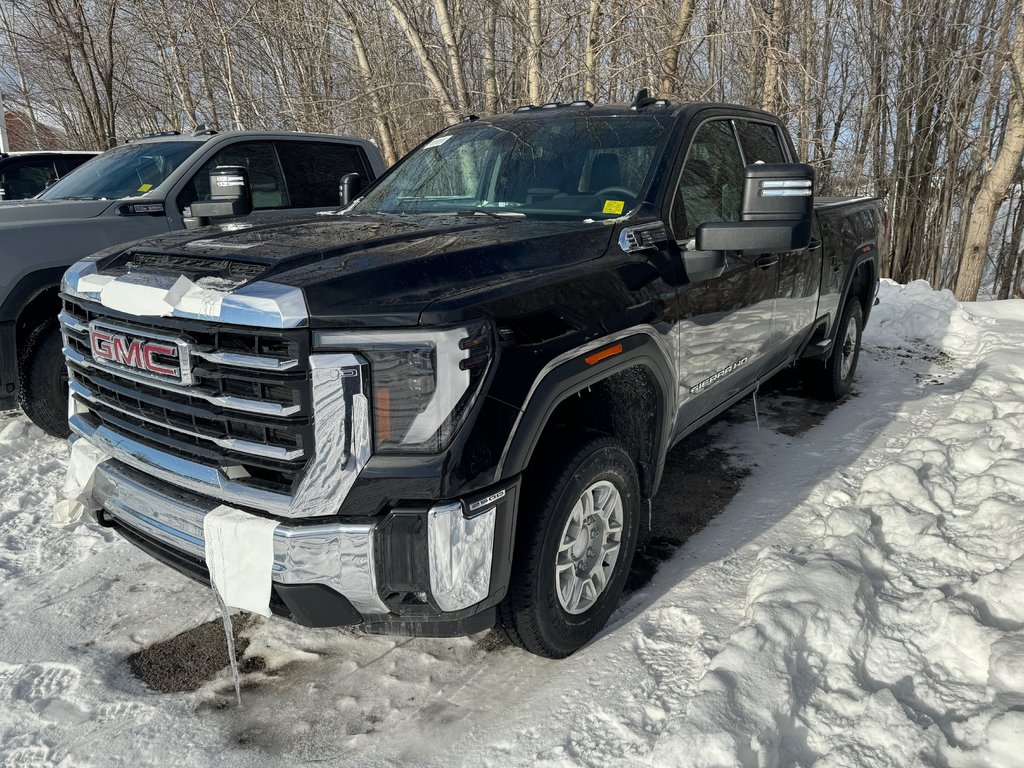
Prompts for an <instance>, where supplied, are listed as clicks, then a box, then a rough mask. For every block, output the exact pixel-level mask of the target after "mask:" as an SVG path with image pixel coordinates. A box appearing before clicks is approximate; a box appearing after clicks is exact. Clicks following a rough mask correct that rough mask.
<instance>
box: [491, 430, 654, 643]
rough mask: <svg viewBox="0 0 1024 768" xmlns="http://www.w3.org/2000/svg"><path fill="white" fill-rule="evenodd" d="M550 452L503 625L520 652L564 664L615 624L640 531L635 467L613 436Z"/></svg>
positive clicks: (521, 539)
mask: <svg viewBox="0 0 1024 768" xmlns="http://www.w3.org/2000/svg"><path fill="white" fill-rule="evenodd" d="M561 447H562V450H561V451H557V452H555V451H552V452H550V453H549V454H548V455H547V457H546V458H547V459H551V458H552V457H554V456H561V457H563V458H561V459H560V460H557V461H548V460H543V459H542V460H540V461H537V462H535V465H536V466H537V467H538V469H537V470H535V471H533V472H530V473H528V474H527V477H526V478H525V481H524V494H523V499H522V504H521V507H520V509H521V510H522V512H521V517H520V520H519V523H518V528H519V534H518V536H517V542H516V552H515V562H514V563H513V570H512V578H511V582H510V584H509V591H508V594H507V595H506V597H505V600H504V601H503V602H502V604H501V606H499V611H498V615H499V624H500V629H501V630H502V631H503V632H504V634H505V635H506V636H507V637H508V638H509V639H510V640H511V641H512V642H513V643H515V644H516V645H518V646H520V647H522V648H524V649H526V650H528V651H530V652H531V653H535V654H538V655H540V656H546V657H548V658H553V659H557V658H562V657H565V656H568V655H569V654H570V653H572V652H573V651H575V650H576V649H578V648H579V647H580V646H582V645H584V644H585V643H586V642H587V641H589V640H590V639H591V638H593V637H594V635H596V634H597V633H598V632H599V631H600V630H601V628H602V627H603V626H604V625H605V623H606V622H607V621H608V617H609V616H611V613H612V611H613V610H614V609H615V605H616V603H617V602H618V599H619V596H620V595H621V594H622V588H623V586H624V585H625V581H626V576H627V575H628V573H629V569H630V565H631V563H632V561H633V553H634V551H635V550H636V542H637V535H638V533H639V528H640V514H639V508H640V489H639V483H638V482H637V476H636V468H635V467H634V465H633V461H632V459H630V457H629V455H628V454H627V453H626V452H625V451H624V450H623V449H622V447H621V446H620V445H619V444H618V443H617V442H616V441H615V440H613V439H612V438H610V437H603V436H600V437H596V436H590V435H588V436H586V437H584V438H583V440H582V442H580V443H578V444H577V445H576V446H575V447H569V448H568V449H566V447H565V444H564V443H562V445H561Z"/></svg>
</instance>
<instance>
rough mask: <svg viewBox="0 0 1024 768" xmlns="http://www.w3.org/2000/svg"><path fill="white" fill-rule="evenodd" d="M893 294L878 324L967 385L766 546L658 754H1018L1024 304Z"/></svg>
mask: <svg viewBox="0 0 1024 768" xmlns="http://www.w3.org/2000/svg"><path fill="white" fill-rule="evenodd" d="M880 299H881V302H880V304H879V306H877V307H876V308H875V311H874V313H873V314H872V318H871V321H870V326H869V329H868V334H869V335H871V336H873V337H874V338H875V339H878V340H882V341H883V342H885V343H889V344H892V345H895V346H902V347H907V346H910V347H913V346H915V345H918V344H921V343H924V344H927V345H929V346H931V347H934V348H935V349H936V350H938V351H940V352H943V353H945V354H946V355H948V356H949V359H950V361H951V363H952V366H953V367H954V369H956V370H958V371H963V374H962V375H963V376H968V377H969V379H968V380H966V381H962V382H960V386H962V388H963V389H962V391H961V392H959V393H958V394H950V395H947V396H946V399H947V400H948V401H950V402H949V406H950V407H948V413H947V414H946V415H945V417H944V418H940V419H938V420H936V421H935V422H934V423H931V424H927V423H926V424H925V428H924V429H922V430H919V434H917V435H915V436H913V437H911V438H910V439H909V440H907V441H906V442H905V444H903V445H899V446H890V450H891V451H892V455H891V456H890V457H886V460H884V461H879V462H877V463H878V465H879V466H878V467H877V468H876V469H874V470H873V471H870V472H869V473H868V474H867V475H866V476H865V477H864V478H863V481H862V483H861V485H860V491H859V494H858V495H856V497H855V498H852V499H850V500H849V503H845V504H838V505H835V506H831V505H822V506H821V507H820V509H818V510H817V520H816V521H815V522H816V524H817V526H818V530H820V535H818V536H817V538H816V540H815V541H814V542H813V543H811V544H810V545H805V546H802V547H799V548H796V549H792V550H790V549H787V548H784V547H781V546H774V547H770V548H767V549H765V550H763V551H761V553H760V554H759V556H758V558H757V563H756V566H755V568H754V570H753V573H752V577H751V579H750V581H749V584H748V588H747V597H746V609H745V614H744V621H743V624H742V626H741V627H740V628H739V629H738V631H736V632H734V633H733V634H732V636H731V637H730V638H729V639H728V641H727V643H726V644H725V646H724V648H723V649H722V650H721V651H720V652H719V653H718V654H717V655H716V656H715V657H714V658H713V659H712V660H711V664H710V668H709V670H708V672H707V673H706V675H705V676H704V678H703V680H702V681H701V683H700V686H699V692H698V693H697V695H696V696H695V697H694V698H693V700H692V701H691V702H690V704H689V706H688V707H687V708H686V711H685V712H683V713H680V716H679V717H678V718H677V719H676V720H675V721H674V723H673V724H672V725H671V726H670V727H669V728H668V729H666V732H665V734H664V735H663V736H662V738H661V739H660V740H659V743H658V746H657V748H656V750H655V753H654V756H653V757H654V759H653V762H654V764H655V765H666V766H667V765H686V766H708V767H709V768H710V767H711V766H734V765H744V766H754V765H756V766H774V765H792V764H794V763H796V764H811V763H813V764H814V765H818V766H880V765H895V766H912V765H934V764H940V765H949V766H954V767H955V766H972V765H995V766H1013V765H1024V711H1021V707H1022V704H1024V631H1022V629H1024V357H1022V356H1021V350H1022V349H1024V347H1022V345H1024V302H1001V303H1000V304H999V305H992V304H989V305H984V306H979V305H959V304H958V303H957V302H956V300H955V299H953V297H952V295H951V294H950V293H949V292H948V291H943V292H934V291H932V290H931V289H930V287H929V286H928V285H927V283H923V282H916V283H911V284H910V285H907V286H899V285H896V284H894V283H891V282H888V281H884V282H883V284H882V286H881V291H880ZM865 396H866V397H870V396H871V394H870V393H866V394H865Z"/></svg>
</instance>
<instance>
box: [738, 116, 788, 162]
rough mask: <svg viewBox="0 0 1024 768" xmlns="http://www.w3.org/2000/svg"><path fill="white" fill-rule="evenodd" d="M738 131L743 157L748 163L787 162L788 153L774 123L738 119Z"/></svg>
mask: <svg viewBox="0 0 1024 768" xmlns="http://www.w3.org/2000/svg"><path fill="white" fill-rule="evenodd" d="M736 133H738V134H739V137H740V146H741V147H742V148H743V159H744V160H745V161H746V164H747V165H752V164H753V163H785V162H786V153H785V152H784V151H783V148H782V142H781V141H780V139H779V132H778V131H777V130H775V126H774V125H769V124H768V123H752V122H750V121H749V120H737V121H736Z"/></svg>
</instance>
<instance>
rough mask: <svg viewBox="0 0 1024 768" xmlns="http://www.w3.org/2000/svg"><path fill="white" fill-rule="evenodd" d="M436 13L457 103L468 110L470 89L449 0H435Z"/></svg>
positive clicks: (460, 107)
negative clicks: (450, 12)
mask: <svg viewBox="0 0 1024 768" xmlns="http://www.w3.org/2000/svg"><path fill="white" fill-rule="evenodd" d="M434 13H435V14H437V23H438V25H439V26H440V28H441V39H442V40H444V47H445V50H446V51H447V53H448V66H449V67H450V68H451V73H452V80H453V81H454V83H455V103H456V105H457V106H458V108H459V109H460V110H462V111H463V112H468V111H469V109H470V107H469V89H468V88H467V87H466V75H465V74H464V72H463V68H462V57H461V55H460V54H459V45H458V42H457V41H456V39H455V31H454V29H453V28H452V20H451V16H450V14H449V13H448V0H434Z"/></svg>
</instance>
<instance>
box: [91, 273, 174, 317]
mask: <svg viewBox="0 0 1024 768" xmlns="http://www.w3.org/2000/svg"><path fill="white" fill-rule="evenodd" d="M168 294H169V292H168V290H167V288H166V287H161V286H159V285H142V284H140V283H128V282H121V281H120V280H111V281H110V282H109V283H107V284H106V285H104V286H103V288H102V289H101V290H100V303H101V304H102V305H103V306H104V307H106V308H107V309H116V310H117V311H118V312H127V313H128V314H129V315H136V316H140V317H167V316H168V315H170V314H171V312H172V311H173V310H174V307H172V306H171V305H170V304H168V303H167V296H168Z"/></svg>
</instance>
